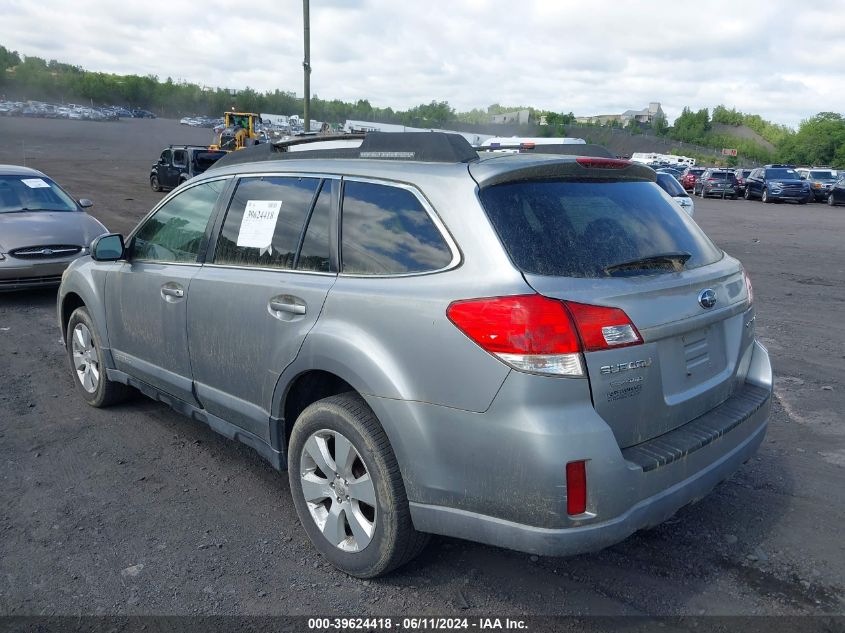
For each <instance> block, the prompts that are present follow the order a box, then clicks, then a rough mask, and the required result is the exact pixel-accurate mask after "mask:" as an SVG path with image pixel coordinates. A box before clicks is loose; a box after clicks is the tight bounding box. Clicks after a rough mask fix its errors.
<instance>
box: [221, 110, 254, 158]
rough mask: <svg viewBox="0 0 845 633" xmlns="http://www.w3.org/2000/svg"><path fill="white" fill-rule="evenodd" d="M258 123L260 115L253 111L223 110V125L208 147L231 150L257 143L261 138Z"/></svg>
mask: <svg viewBox="0 0 845 633" xmlns="http://www.w3.org/2000/svg"><path fill="white" fill-rule="evenodd" d="M260 124H261V115H260V114H256V113H255V112H224V113H223V127H222V128H219V130H220V131H219V132H217V133H216V134H215V138H214V141H215V142H214V143H213V144H212V145H209V147H208V149H210V150H224V151H232V150H238V149H243V148H245V147H250V146H252V145H257V144H258V143H259V142H260V138H261V125H260Z"/></svg>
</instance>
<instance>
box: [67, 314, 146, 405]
mask: <svg viewBox="0 0 845 633" xmlns="http://www.w3.org/2000/svg"><path fill="white" fill-rule="evenodd" d="M65 343H66V346H67V353H68V357H69V359H70V366H71V369H72V370H73V374H74V383H75V384H76V388H77V390H78V391H79V392H80V393H81V394H82V397H83V398H84V399H85V402H87V403H88V404H90V405H91V406H92V407H97V408H100V407H108V406H110V405H113V404H117V403H118V402H122V401H123V400H126V399H127V398H128V397H129V396H130V395H131V394H132V389H131V388H130V387H127V386H126V385H123V384H120V383H118V382H113V381H111V380H109V379H108V378H107V377H106V364H105V362H104V360H103V351H102V345H101V344H100V337H99V335H98V334H97V330H96V328H95V327H94V322H93V321H92V320H91V315H89V314H88V310H86V309H85V308H77V309H76V310H74V311H73V314H71V315H70V320H69V321H68V324H67V339H66V340H65Z"/></svg>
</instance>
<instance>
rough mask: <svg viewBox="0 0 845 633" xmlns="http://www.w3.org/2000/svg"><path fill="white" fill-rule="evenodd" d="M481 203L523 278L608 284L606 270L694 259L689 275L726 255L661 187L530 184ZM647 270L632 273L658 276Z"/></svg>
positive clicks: (507, 187)
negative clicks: (652, 260) (676, 257)
mask: <svg viewBox="0 0 845 633" xmlns="http://www.w3.org/2000/svg"><path fill="white" fill-rule="evenodd" d="M479 195H480V198H481V203H482V205H483V206H484V209H485V211H486V212H487V215H488V217H489V218H490V221H491V222H492V224H493V227H494V228H495V229H496V232H497V233H498V234H499V239H500V240H501V241H502V244H503V245H504V246H505V249H506V250H507V252H508V254H509V255H510V258H511V260H512V261H513V263H514V264H515V265H516V267H517V268H519V269H520V270H521V271H522V272H525V273H531V274H536V275H551V276H562V277H605V276H608V274H609V273H607V272H606V271H605V269H606V268H608V267H611V266H614V265H616V264H621V263H624V262H632V261H636V260H640V259H644V258H649V257H655V256H659V255H664V254H667V253H688V254H689V258H688V259H687V260H686V263H685V265H684V267H685V268H687V269H689V268H697V267H699V266H704V265H706V264H712V263H713V262H715V261H718V260H719V259H720V258H721V256H722V253H721V251H720V250H719V249H718V248H716V247H715V246H714V245H713V243H712V242H711V241H710V240H709V239H708V238H707V236H706V235H705V234H704V233H703V232H702V230H701V229H700V228H698V225H697V224H696V223H695V222H693V221H692V220H691V219H690V218H689V216H688V215H687V214H686V213H685V212H684V211H683V210H681V209H680V208H679V207H678V206H677V205H676V204H674V203H673V202H672V199H671V198H669V197H668V196H667V195H666V194H665V193H664V192H663V191H662V190H661V189H660V187H658V186H657V185H656V184H655V183H652V182H619V181H608V182H601V181H598V182H597V181H590V182H577V181H528V182H526V181H523V182H513V183H504V184H500V185H494V186H492V187H487V188H485V189H483V190H481V192H480V194H479ZM654 272H655V271H654V270H653V269H648V267H646V266H644V267H643V269H642V270H641V271H634V272H629V273H628V274H654Z"/></svg>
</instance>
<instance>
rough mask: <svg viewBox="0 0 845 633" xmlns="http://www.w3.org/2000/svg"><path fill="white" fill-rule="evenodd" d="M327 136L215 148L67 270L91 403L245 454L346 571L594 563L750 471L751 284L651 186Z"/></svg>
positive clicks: (62, 310)
mask: <svg viewBox="0 0 845 633" xmlns="http://www.w3.org/2000/svg"><path fill="white" fill-rule="evenodd" d="M322 143H323V145H321V144H320V143H313V144H308V143H301V142H294V143H290V144H287V145H277V146H270V145H267V146H258V147H256V148H251V149H247V150H242V151H239V152H236V153H233V154H231V155H230V156H229V157H227V158H224V159H222V160H221V161H220V162H219V163H218V164H217V165H216V166H215V168H213V169H211V170H209V171H208V172H206V173H205V174H203V175H202V176H200V177H198V178H195V179H193V180H191V181H190V182H189V183H187V184H186V185H183V186H181V187H179V188H178V189H176V190H175V191H174V192H172V194H170V195H169V196H168V197H167V198H165V199H164V200H163V201H162V202H161V203H160V204H159V205H158V206H157V207H156V208H155V209H153V210H152V212H151V213H150V214H149V215H148V216H147V217H146V218H144V220H143V221H142V222H141V223H140V224H139V225H138V227H137V228H136V229H135V230H134V231H132V233H131V234H129V235H128V236H127V237H126V238H123V237H122V236H120V235H116V234H111V235H106V236H102V237H100V238H98V239H97V240H95V241H94V243H93V244H92V255H91V257H85V258H83V259H81V260H78V261H77V262H75V263H74V264H73V265H71V267H70V268H69V269H68V271H67V273H66V274H65V276H64V280H63V282H62V285H61V288H60V293H59V303H58V317H59V322H60V325H61V328H62V333H63V335H64V340H65V341H66V342H67V350H68V354H69V358H70V363H71V368H72V370H73V374H74V379H75V381H76V385H77V388H78V391H79V393H80V394H81V396H82V397H83V398H84V399H85V400H86V401H87V402H88V403H89V404H91V405H92V406H96V407H102V406H106V405H109V404H111V403H114V402H116V401H118V400H120V399H121V398H124V397H126V395H127V394H128V393H130V392H131V391H134V390H139V391H141V392H142V393H144V394H146V395H148V396H150V397H152V398H155V399H157V400H159V401H162V402H164V403H166V404H168V405H170V406H171V407H173V408H174V409H176V410H177V411H180V412H182V413H184V414H185V415H187V416H190V417H192V418H194V419H196V420H199V421H202V422H205V423H207V424H208V425H210V426H211V427H212V428H213V429H214V430H215V431H218V432H219V433H222V434H223V435H225V436H227V437H230V438H233V439H237V440H240V441H241V442H244V443H246V444H248V445H250V446H252V447H253V448H255V449H256V450H257V451H258V452H259V453H260V454H261V455H262V456H264V457H265V458H266V459H267V460H269V461H270V462H271V463H272V464H273V465H274V466H275V467H276V468H278V469H279V470H284V469H287V471H288V476H289V483H290V488H291V492H292V498H293V500H294V505H295V507H296V512H297V514H298V515H299V518H300V520H301V523H302V525H303V527H304V529H305V531H306V532H307V534H308V536H309V537H310V539H311V541H312V542H313V544H314V546H315V547H316V548H317V549H318V550H319V551H320V552H321V553H322V554H323V556H325V557H326V558H327V559H328V560H329V561H330V562H331V563H332V564H334V565H335V566H337V567H338V568H340V569H342V570H343V571H345V572H347V573H349V574H352V575H354V576H359V577H372V576H377V575H379V574H383V573H386V572H388V571H390V570H391V569H394V568H396V567H397V566H399V565H402V564H403V563H405V562H407V561H408V560H410V559H411V558H412V557H413V556H415V555H416V554H417V553H418V552H419V551H420V550H421V549H422V548H423V547H424V546H425V543H426V540H427V535H428V534H443V535H448V536H453V537H458V538H463V539H470V540H474V541H480V542H483V543H488V544H492V545H497V546H502V547H507V548H513V549H517V550H521V551H525V552H531V553H536V554H543V555H570V554H576V553H580V552H587V551H591V550H596V549H600V548H602V547H605V546H608V545H611V544H613V543H616V542H618V541H621V540H622V539H625V538H626V537H627V536H629V535H630V534H632V533H633V532H635V531H636V530H638V529H641V528H644V527H647V526H652V525H655V524H658V523H660V522H661V521H664V520H665V519H667V518H669V517H670V516H672V514H673V513H675V512H676V511H677V510H678V509H679V508H681V507H682V506H684V505H686V504H688V503H690V502H692V501H694V500H696V499H698V498H700V497H702V496H703V495H705V494H706V493H707V492H708V491H709V490H710V489H712V488H713V487H714V486H715V485H716V484H717V483H719V482H720V481H722V480H724V479H725V478H726V477H728V476H729V475H730V474H731V473H733V472H734V471H735V470H736V469H737V468H739V467H740V465H741V464H742V463H743V462H745V461H746V460H748V459H749V457H750V456H751V455H753V453H754V452H755V450H756V449H757V447H758V446H759V444H760V442H761V441H762V439H763V436H764V434H765V431H766V424H767V417H768V413H769V408H770V399H771V393H772V371H771V365H770V362H769V357H768V354H767V352H766V349H765V348H764V347H763V346H762V345H761V344H760V343H759V342H757V340H756V339H755V336H754V321H755V316H754V307H753V296H752V289H751V284H750V282H749V280H748V276H747V275H746V273H745V271H744V270H743V268H742V266H741V265H740V263H739V262H738V261H737V260H736V259H734V258H733V257H731V256H729V255H727V254H725V253H724V252H722V251H721V250H720V249H719V248H717V247H716V246H715V245H714V244H713V243H712V242H711V241H710V240H709V239H708V238H707V236H706V235H705V234H704V233H703V232H702V230H701V229H700V228H699V227H698V226H697V225H696V224H695V222H693V221H692V220H691V219H690V218H689V217H688V216H687V215H686V214H685V213H684V212H683V211H681V210H680V209H679V208H678V207H677V206H676V205H675V204H673V203H672V200H671V198H669V197H668V196H667V195H666V194H665V193H664V192H663V191H662V190H661V189H660V188H659V187H658V186H657V185H656V184H655V183H654V178H655V176H654V172H653V171H652V170H650V169H649V168H647V167H643V166H640V165H637V164H633V163H629V162H627V161H623V160H617V159H614V158H611V157H606V156H603V155H601V152H600V151H593V152H592V153H593V154H594V155H593V156H572V155H569V156H562V155H554V154H536V153H532V154H501V153H496V154H489V155H479V154H477V153H476V152H475V150H473V149H472V148H471V147H470V146H469V145H468V144H467V143H466V142H465V141H464V139H463V138H462V137H460V136H457V135H446V134H439V133H424V134H423V133H417V134H380V133H371V134H368V135H366V137H364V138H363V139H361V138H351V139H342V140H336V141H322ZM321 148H322V149H321ZM295 150H299V151H295ZM544 151H549V150H548V149H546V150H544ZM570 151H571V150H570ZM580 151H582V152H583V151H585V150H580ZM586 151H589V150H586ZM596 155H597V156H596ZM133 388H134V389H133Z"/></svg>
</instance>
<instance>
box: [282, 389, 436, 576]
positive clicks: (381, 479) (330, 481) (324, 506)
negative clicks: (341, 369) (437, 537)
mask: <svg viewBox="0 0 845 633" xmlns="http://www.w3.org/2000/svg"><path fill="white" fill-rule="evenodd" d="M343 439H345V440H346V441H347V442H349V444H350V445H351V450H347V451H345V453H346V454H347V455H348V456H350V457H349V458H348V459H347V460H345V461H346V464H347V466H342V465H341V466H339V465H337V464H336V462H335V458H336V457H338V456H339V455H338V453H337V446H338V441H339V440H343ZM313 455H317V456H318V457H317V459H315V458H314V457H313ZM288 460H289V463H288V479H289V482H290V490H291V496H292V498H293V502H294V505H295V507H296V513H297V515H298V516H299V520H300V522H301V523H302V526H303V527H304V528H305V532H306V533H307V534H308V537H309V538H310V539H311V543H312V544H313V545H314V547H315V548H316V549H317V550H318V551H319V552H320V554H322V555H323V557H324V558H326V560H328V561H329V562H330V563H331V564H332V565H334V566H335V567H337V568H338V569H340V570H341V571H343V572H345V573H347V574H349V575H350V576H355V577H358V578H374V577H376V576H380V575H383V574H387V573H388V572H390V571H392V570H394V569H396V568H397V567H400V566H402V565H404V564H405V563H407V562H408V561H410V560H411V559H412V558H414V557H415V556H416V555H417V554H419V553H420V552H421V551H422V550H423V548H424V547H425V545H426V544H427V543H428V538H429V536H428V535H427V534H423V533H421V532H417V531H416V530H415V529H414V526H413V524H412V523H411V515H410V511H409V509H408V498H407V496H406V494H405V485H404V483H403V482H402V475H401V474H400V472H399V465H398V464H397V462H396V456H395V455H394V454H393V449H392V448H391V447H390V442H389V441H388V439H387V435H385V433H384V429H382V427H381V425H380V424H379V421H378V420H377V419H376V416H375V415H374V414H373V412H372V410H371V409H370V408H369V406H367V403H366V402H364V400H363V399H362V398H361V397H360V396H359V395H358V394H356V393H353V392H349V393H344V394H341V395H338V396H332V397H330V398H325V399H323V400H319V401H317V402H315V403H313V404H312V405H310V406H309V407H307V408H306V409H305V410H304V411H303V412H302V414H301V415H300V416H299V418H298V419H297V420H296V423H295V424H294V427H293V430H292V432H291V436H290V442H289V445H288ZM320 462H322V464H323V466H322V467H320V465H319V463H320ZM324 469H325V470H328V472H325V471H324ZM367 475H369V481H370V482H372V483H371V485H370V486H369V487H367V486H366V483H365V481H366V480H365V479H364V478H365V476H367ZM353 477H354V478H356V479H357V481H355V480H352V479H351V478H353ZM350 480H351V481H352V483H349V482H350ZM306 488H307V489H308V490H309V496H311V498H310V500H306V492H305V489H306ZM356 492H357V494H358V495H360V497H359V498H357V499H356ZM335 494H337V495H339V496H338V497H337V498H336V497H335V496H334V495H335ZM338 499H340V502H338ZM363 499H368V500H370V499H371V500H373V501H374V503H372V504H370V503H366V502H365V501H363ZM333 518H334V519H336V520H334V521H333V520H332V519H333ZM320 520H322V522H323V528H322V529H321V527H320V526H319V525H318V521H320ZM353 522H354V523H355V526H353ZM355 527H357V531H356V530H355ZM330 537H331V540H330ZM367 539H369V540H367Z"/></svg>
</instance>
